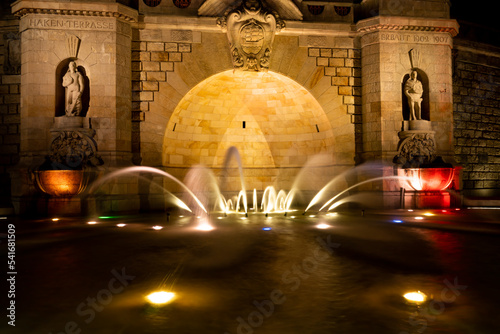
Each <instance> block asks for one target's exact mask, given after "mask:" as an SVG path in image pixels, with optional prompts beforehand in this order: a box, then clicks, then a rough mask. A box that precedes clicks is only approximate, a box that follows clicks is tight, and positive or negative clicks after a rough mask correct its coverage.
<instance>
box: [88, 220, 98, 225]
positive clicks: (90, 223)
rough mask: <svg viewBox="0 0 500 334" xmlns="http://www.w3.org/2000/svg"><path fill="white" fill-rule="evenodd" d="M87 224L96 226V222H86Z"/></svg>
mask: <svg viewBox="0 0 500 334" xmlns="http://www.w3.org/2000/svg"><path fill="white" fill-rule="evenodd" d="M87 224H89V225H95V224H97V222H96V221H90V222H87Z"/></svg>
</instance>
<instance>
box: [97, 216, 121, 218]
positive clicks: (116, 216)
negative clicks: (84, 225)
mask: <svg viewBox="0 0 500 334" xmlns="http://www.w3.org/2000/svg"><path fill="white" fill-rule="evenodd" d="M113 218H119V217H118V216H100V217H99V219H113Z"/></svg>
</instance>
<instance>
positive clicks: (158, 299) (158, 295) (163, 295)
mask: <svg viewBox="0 0 500 334" xmlns="http://www.w3.org/2000/svg"><path fill="white" fill-rule="evenodd" d="M146 298H147V300H148V301H149V302H150V303H151V304H156V305H161V304H166V303H169V302H171V301H172V300H173V299H174V298H175V293H173V292H166V291H156V292H153V293H150V294H149V295H147V296H146Z"/></svg>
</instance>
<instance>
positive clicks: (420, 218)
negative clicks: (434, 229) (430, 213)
mask: <svg viewBox="0 0 500 334" xmlns="http://www.w3.org/2000/svg"><path fill="white" fill-rule="evenodd" d="M415 219H417V220H422V219H424V217H420V216H418V217H415Z"/></svg>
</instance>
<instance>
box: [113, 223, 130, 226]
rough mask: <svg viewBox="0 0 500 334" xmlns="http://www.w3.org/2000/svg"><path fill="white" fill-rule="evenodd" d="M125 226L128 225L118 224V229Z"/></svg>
mask: <svg viewBox="0 0 500 334" xmlns="http://www.w3.org/2000/svg"><path fill="white" fill-rule="evenodd" d="M125 225H127V224H123V223H120V224H116V226H118V227H124V226H125Z"/></svg>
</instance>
